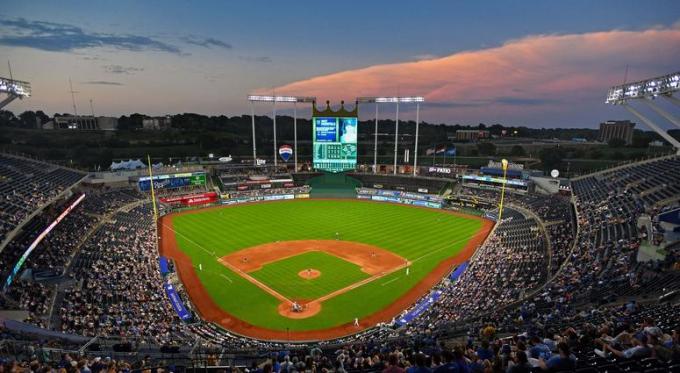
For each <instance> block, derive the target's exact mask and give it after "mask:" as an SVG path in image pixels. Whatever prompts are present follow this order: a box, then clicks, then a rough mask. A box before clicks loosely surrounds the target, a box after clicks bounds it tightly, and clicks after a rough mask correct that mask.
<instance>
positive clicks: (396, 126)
mask: <svg viewBox="0 0 680 373" xmlns="http://www.w3.org/2000/svg"><path fill="white" fill-rule="evenodd" d="M395 122H396V123H394V170H393V172H392V174H393V175H396V174H397V145H398V144H399V100H397V117H396V119H395Z"/></svg>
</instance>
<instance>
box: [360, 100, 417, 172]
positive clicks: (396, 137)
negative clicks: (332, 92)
mask: <svg viewBox="0 0 680 373" xmlns="http://www.w3.org/2000/svg"><path fill="white" fill-rule="evenodd" d="M356 101H357V103H370V104H375V139H374V144H373V173H376V172H378V104H389V103H394V104H397V116H396V119H395V128H394V170H393V173H394V174H395V175H396V174H397V148H398V144H399V103H415V104H416V140H415V149H414V151H413V176H416V170H417V169H418V127H419V125H420V120H419V119H420V118H419V116H420V103H421V102H425V97H422V96H392V97H357V100H356Z"/></svg>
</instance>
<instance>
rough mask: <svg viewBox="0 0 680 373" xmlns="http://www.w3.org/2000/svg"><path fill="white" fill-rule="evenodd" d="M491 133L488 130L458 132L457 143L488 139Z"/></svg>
mask: <svg viewBox="0 0 680 373" xmlns="http://www.w3.org/2000/svg"><path fill="white" fill-rule="evenodd" d="M488 138H489V131H487V130H458V131H456V141H471V142H474V141H477V140H479V139H488Z"/></svg>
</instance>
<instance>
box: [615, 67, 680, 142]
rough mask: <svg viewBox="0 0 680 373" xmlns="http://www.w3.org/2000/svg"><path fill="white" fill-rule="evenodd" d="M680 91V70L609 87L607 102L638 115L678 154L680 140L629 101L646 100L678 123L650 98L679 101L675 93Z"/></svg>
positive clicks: (653, 108)
mask: <svg viewBox="0 0 680 373" xmlns="http://www.w3.org/2000/svg"><path fill="white" fill-rule="evenodd" d="M678 91H680V71H679V72H674V73H671V74H666V75H663V76H657V77H654V78H651V79H645V80H640V81H637V82H631V83H626V84H622V85H618V86H614V87H611V88H609V92H608V93H607V99H606V101H605V103H607V104H612V105H621V106H622V107H623V108H624V109H626V110H628V111H629V112H630V113H631V114H632V115H634V116H635V117H637V118H638V119H639V120H640V121H641V122H643V123H644V124H646V125H647V127H649V128H651V129H652V130H654V132H656V133H657V134H659V136H661V137H663V138H664V139H665V140H666V141H668V142H669V143H670V144H671V146H673V147H674V148H675V150H676V154H680V142H678V141H677V140H676V139H675V138H674V137H673V136H671V135H669V134H668V132H667V131H666V130H664V129H663V128H661V127H660V126H659V125H657V124H656V123H655V122H654V121H652V120H651V119H649V118H648V117H646V116H644V115H643V114H642V113H640V112H639V111H637V110H636V109H635V108H633V107H632V106H630V105H629V101H634V100H644V101H643V102H647V104H649V106H650V107H651V108H652V110H654V111H655V112H656V113H657V114H659V115H661V116H662V117H663V118H664V119H666V120H668V121H669V122H671V123H673V124H674V125H676V126H677V125H678V124H679V123H680V122H679V121H678V120H677V119H675V117H673V116H672V115H671V114H669V113H667V112H665V111H664V110H663V109H661V108H659V107H658V106H656V105H655V104H654V103H653V102H651V101H650V100H652V99H655V98H657V97H666V98H667V99H668V100H669V101H670V102H673V103H676V104H677V103H678V99H677V98H676V97H674V96H673V94H675V93H677V92H678Z"/></svg>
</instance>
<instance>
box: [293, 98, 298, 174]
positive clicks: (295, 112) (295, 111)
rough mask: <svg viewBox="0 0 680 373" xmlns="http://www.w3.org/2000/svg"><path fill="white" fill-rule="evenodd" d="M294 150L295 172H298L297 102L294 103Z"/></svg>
mask: <svg viewBox="0 0 680 373" xmlns="http://www.w3.org/2000/svg"><path fill="white" fill-rule="evenodd" d="M293 149H295V150H294V152H295V172H297V171H298V164H297V101H295V102H294V103H293Z"/></svg>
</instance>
